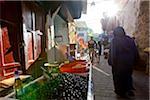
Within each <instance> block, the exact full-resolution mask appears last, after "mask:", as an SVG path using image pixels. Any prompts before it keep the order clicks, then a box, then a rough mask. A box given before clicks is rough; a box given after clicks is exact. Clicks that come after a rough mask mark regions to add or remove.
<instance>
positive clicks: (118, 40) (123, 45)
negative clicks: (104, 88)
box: [108, 27, 139, 96]
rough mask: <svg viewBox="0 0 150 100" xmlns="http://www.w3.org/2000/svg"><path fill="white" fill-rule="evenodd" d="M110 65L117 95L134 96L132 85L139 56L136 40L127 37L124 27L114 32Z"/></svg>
mask: <svg viewBox="0 0 150 100" xmlns="http://www.w3.org/2000/svg"><path fill="white" fill-rule="evenodd" d="M113 35H114V38H113V40H112V41H111V44H110V50H109V59H108V63H109V65H111V66H112V74H113V81H114V88H115V93H116V94H117V95H120V96H126V95H127V94H128V95H129V96H134V93H133V90H134V88H133V84H132V72H133V66H134V65H135V63H136V62H137V60H138V58H139V55H138V50H137V48H136V45H135V43H134V40H133V39H132V38H130V37H129V36H127V35H126V33H125V31H124V29H123V28H122V27H117V28H115V29H114V32H113Z"/></svg>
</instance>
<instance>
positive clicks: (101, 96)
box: [92, 56, 149, 100]
mask: <svg viewBox="0 0 150 100" xmlns="http://www.w3.org/2000/svg"><path fill="white" fill-rule="evenodd" d="M92 75H93V81H94V95H95V100H126V99H123V98H120V97H117V96H116V94H115V93H114V91H113V90H114V87H113V79H112V72H111V66H109V65H108V62H107V59H104V56H101V57H100V62H99V63H95V65H94V66H93V74H92ZM133 83H134V86H135V89H136V90H135V98H134V99H133V100H149V76H148V75H146V74H145V72H141V71H137V70H134V73H133ZM127 100H128V99H127ZM129 100H131V99H129Z"/></svg>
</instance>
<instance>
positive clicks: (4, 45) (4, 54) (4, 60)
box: [0, 27, 20, 79]
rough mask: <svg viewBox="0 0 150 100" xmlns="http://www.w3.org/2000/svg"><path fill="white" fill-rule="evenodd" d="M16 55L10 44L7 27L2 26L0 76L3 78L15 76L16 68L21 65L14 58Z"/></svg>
mask: <svg viewBox="0 0 150 100" xmlns="http://www.w3.org/2000/svg"><path fill="white" fill-rule="evenodd" d="M14 56H16V55H15V54H14V52H13V47H12V46H11V44H10V40H9V35H8V29H7V27H3V28H0V77H1V79H5V78H8V77H10V76H13V74H14V70H15V69H16V68H17V67H19V66H20V63H19V62H16V61H15V59H14Z"/></svg>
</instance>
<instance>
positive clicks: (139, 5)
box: [118, 0, 150, 67]
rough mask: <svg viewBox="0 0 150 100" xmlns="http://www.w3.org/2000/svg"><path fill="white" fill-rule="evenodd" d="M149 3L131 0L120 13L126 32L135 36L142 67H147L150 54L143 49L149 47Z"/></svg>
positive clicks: (120, 20)
mask: <svg viewBox="0 0 150 100" xmlns="http://www.w3.org/2000/svg"><path fill="white" fill-rule="evenodd" d="M149 3H150V1H143V0H129V1H128V2H127V3H126V4H124V5H123V6H124V7H123V8H122V10H121V11H120V13H119V15H118V20H119V22H120V25H121V26H123V27H124V29H125V31H126V33H127V34H128V35H129V36H131V37H133V36H134V37H135V40H136V42H137V46H138V49H139V53H140V58H141V62H140V63H141V65H142V67H145V64H146V60H148V55H147V54H145V53H144V51H143V50H144V48H146V47H149V38H150V35H149V11H150V10H149ZM140 67H141V66H140Z"/></svg>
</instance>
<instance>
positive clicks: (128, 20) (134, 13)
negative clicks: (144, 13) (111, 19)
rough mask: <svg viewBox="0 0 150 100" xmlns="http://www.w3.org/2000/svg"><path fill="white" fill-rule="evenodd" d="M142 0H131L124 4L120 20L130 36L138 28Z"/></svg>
mask: <svg viewBox="0 0 150 100" xmlns="http://www.w3.org/2000/svg"><path fill="white" fill-rule="evenodd" d="M139 2H140V0H130V1H128V2H127V3H126V4H124V5H123V6H122V10H121V11H120V13H119V16H118V20H119V22H120V25H121V26H123V27H124V29H125V31H126V33H127V34H128V35H129V36H133V34H134V33H135V30H136V22H137V17H138V13H139Z"/></svg>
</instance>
